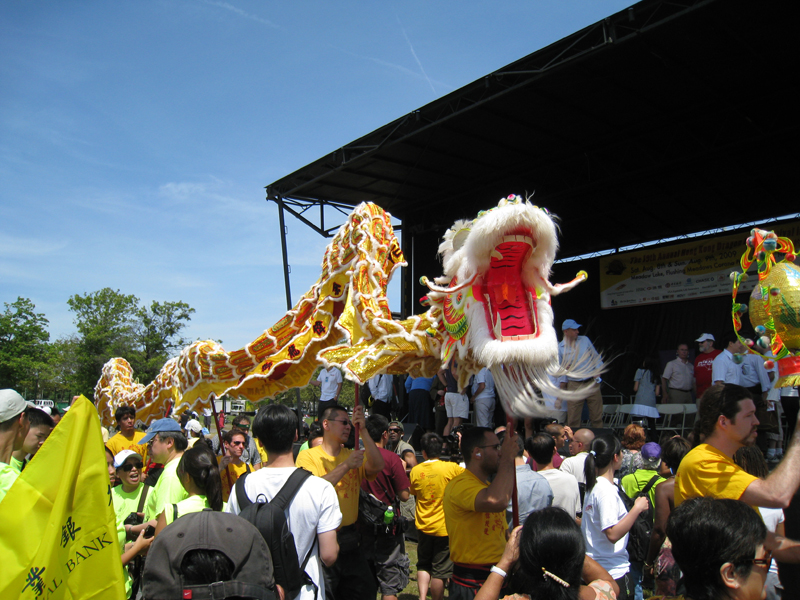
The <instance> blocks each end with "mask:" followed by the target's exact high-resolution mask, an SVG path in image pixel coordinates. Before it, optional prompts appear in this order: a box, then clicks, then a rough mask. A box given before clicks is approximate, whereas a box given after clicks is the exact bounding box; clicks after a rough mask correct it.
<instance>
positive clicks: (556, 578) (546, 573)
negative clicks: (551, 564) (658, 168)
mask: <svg viewBox="0 0 800 600" xmlns="http://www.w3.org/2000/svg"><path fill="white" fill-rule="evenodd" d="M542 577H544V578H545V579H547V578H548V577H549V578H550V579H552V580H553V581H555V582H556V583H559V584H561V585H563V586H564V587H565V588H568V587H569V583H567V582H566V581H564V580H563V579H561V577H559V576H558V575H553V574H552V573H551V572H550V571H548V570H547V569H545V568H544V567H542Z"/></svg>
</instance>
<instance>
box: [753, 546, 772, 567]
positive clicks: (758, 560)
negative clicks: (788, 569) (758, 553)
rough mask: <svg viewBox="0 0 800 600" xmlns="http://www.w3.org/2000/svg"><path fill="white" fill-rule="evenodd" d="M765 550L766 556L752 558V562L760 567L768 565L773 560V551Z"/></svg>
mask: <svg viewBox="0 0 800 600" xmlns="http://www.w3.org/2000/svg"><path fill="white" fill-rule="evenodd" d="M764 552H765V554H764V558H753V559H751V560H750V562H752V563H753V564H754V565H756V566H759V567H768V566H769V565H770V563H771V562H772V552H770V551H769V550H766V549H765V550H764Z"/></svg>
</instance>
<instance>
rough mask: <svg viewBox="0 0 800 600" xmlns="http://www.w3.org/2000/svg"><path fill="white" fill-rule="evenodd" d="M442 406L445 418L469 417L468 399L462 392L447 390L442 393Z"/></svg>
mask: <svg viewBox="0 0 800 600" xmlns="http://www.w3.org/2000/svg"><path fill="white" fill-rule="evenodd" d="M444 408H445V410H446V411H447V418H448V419H451V418H457V419H466V418H467V417H469V400H468V399H467V397H466V396H465V395H464V394H456V393H455V392H447V393H446V394H445V395H444Z"/></svg>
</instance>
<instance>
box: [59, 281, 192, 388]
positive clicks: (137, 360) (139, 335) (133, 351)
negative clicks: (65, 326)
mask: <svg viewBox="0 0 800 600" xmlns="http://www.w3.org/2000/svg"><path fill="white" fill-rule="evenodd" d="M67 304H68V305H69V307H70V310H72V312H73V313H75V325H76V327H77V328H78V342H77V343H78V345H77V350H78V352H77V361H76V363H77V365H76V369H75V372H74V381H75V384H76V385H77V388H78V391H80V392H81V393H83V394H85V395H87V396H88V397H91V395H92V394H93V391H94V386H95V385H96V383H97V380H98V379H99V378H100V373H101V371H102V368H103V365H104V364H105V363H106V362H107V361H108V360H109V359H110V358H113V357H115V356H121V357H122V358H125V359H126V360H127V361H128V362H129V363H130V364H131V367H132V368H133V370H134V376H135V377H136V378H137V379H138V380H139V381H140V382H141V383H144V384H148V383H150V382H151V381H152V380H153V379H154V378H155V376H156V375H157V374H158V372H159V370H160V369H161V367H162V366H163V365H164V363H165V362H166V361H167V360H168V359H169V358H170V356H171V355H172V354H173V353H174V351H175V350H176V349H179V348H181V347H182V346H183V345H185V344H186V343H187V342H186V340H185V339H183V338H182V337H181V335H180V333H181V331H182V330H183V329H184V327H186V324H187V323H188V321H189V320H190V319H191V314H192V313H194V312H195V311H194V309H193V308H191V307H190V306H189V305H188V304H186V303H185V302H164V303H159V302H153V303H152V304H151V305H150V306H149V307H147V306H140V305H139V299H138V298H137V297H136V296H133V295H127V294H123V293H121V292H120V291H119V290H116V291H115V290H112V289H111V288H103V289H102V290H99V291H97V292H92V293H90V294H85V295H79V294H76V295H74V296H71V297H70V298H69V300H68V301H67Z"/></svg>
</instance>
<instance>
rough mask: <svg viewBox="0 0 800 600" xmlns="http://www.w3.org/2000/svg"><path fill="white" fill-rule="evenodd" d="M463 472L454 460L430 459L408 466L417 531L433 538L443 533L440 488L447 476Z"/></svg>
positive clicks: (442, 495)
mask: <svg viewBox="0 0 800 600" xmlns="http://www.w3.org/2000/svg"><path fill="white" fill-rule="evenodd" d="M463 472H464V468H463V467H460V466H458V465H457V464H456V463H452V462H445V461H442V460H439V459H438V458H437V459H433V460H426V461H425V462H424V463H420V464H418V465H417V466H415V467H414V468H413V469H411V473H410V474H409V476H408V477H409V480H410V481H411V488H410V492H411V493H412V494H413V495H414V496H416V499H417V502H416V505H417V506H416V514H415V517H414V522H415V524H416V526H417V529H419V530H420V531H421V532H423V533H426V534H428V535H434V536H437V537H444V536H446V535H447V526H446V525H445V521H444V505H443V504H442V500H443V498H444V488H445V487H447V484H448V483H449V482H450V480H451V479H453V478H454V477H456V476H457V475H460V474H461V473H463Z"/></svg>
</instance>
